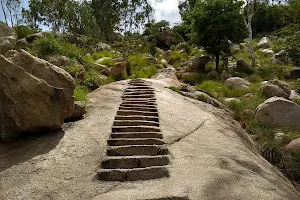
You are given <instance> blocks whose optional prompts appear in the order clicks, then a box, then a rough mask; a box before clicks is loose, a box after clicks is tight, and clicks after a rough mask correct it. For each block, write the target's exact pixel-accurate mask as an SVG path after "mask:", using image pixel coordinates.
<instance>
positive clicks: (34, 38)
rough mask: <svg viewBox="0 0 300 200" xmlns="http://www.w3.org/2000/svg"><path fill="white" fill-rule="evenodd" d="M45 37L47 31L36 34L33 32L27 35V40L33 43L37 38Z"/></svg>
mask: <svg viewBox="0 0 300 200" xmlns="http://www.w3.org/2000/svg"><path fill="white" fill-rule="evenodd" d="M43 37H45V33H43V32H40V33H35V34H32V35H28V36H27V37H26V41H27V42H28V43H33V42H34V41H35V40H38V39H41V38H43Z"/></svg>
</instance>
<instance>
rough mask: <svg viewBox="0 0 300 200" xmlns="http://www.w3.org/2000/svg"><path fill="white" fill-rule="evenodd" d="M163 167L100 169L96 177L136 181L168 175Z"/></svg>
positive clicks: (107, 179) (109, 179) (104, 179)
mask: <svg viewBox="0 0 300 200" xmlns="http://www.w3.org/2000/svg"><path fill="white" fill-rule="evenodd" d="M169 176H170V175H169V171H168V169H167V168H165V167H147V168H141V169H102V170H100V171H99V172H98V179H99V180H103V181H122V182H124V181H138V180H150V179H158V178H164V177H169Z"/></svg>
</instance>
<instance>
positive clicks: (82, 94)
mask: <svg viewBox="0 0 300 200" xmlns="http://www.w3.org/2000/svg"><path fill="white" fill-rule="evenodd" d="M87 94H88V89H87V88H86V87H85V86H80V85H77V86H76V88H75V90H74V95H75V101H84V102H87V101H88V97H87Z"/></svg>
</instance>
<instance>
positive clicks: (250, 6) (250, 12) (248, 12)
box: [244, 0, 256, 66]
mask: <svg viewBox="0 0 300 200" xmlns="http://www.w3.org/2000/svg"><path fill="white" fill-rule="evenodd" d="M255 4H256V0H246V8H245V9H244V10H245V16H246V19H245V24H246V27H247V29H248V34H249V49H250V54H251V60H252V66H254V63H255V56H254V52H253V31H252V19H253V16H254V6H255Z"/></svg>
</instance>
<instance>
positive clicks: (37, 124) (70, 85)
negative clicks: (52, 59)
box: [0, 50, 75, 138]
mask: <svg viewBox="0 0 300 200" xmlns="http://www.w3.org/2000/svg"><path fill="white" fill-rule="evenodd" d="M6 56H7V58H5V57H4V56H2V55H0V93H1V95H0V104H2V105H0V115H1V122H0V124H1V126H0V136H1V138H9V137H14V136H17V135H18V133H23V132H40V131H48V130H55V129H58V128H60V127H61V126H62V125H63V122H64V119H65V118H67V117H69V116H70V115H71V114H72V112H73V103H74V97H73V95H74V88H75V84H74V80H73V78H72V77H71V76H70V75H69V74H68V73H67V72H66V71H64V70H62V69H60V68H58V67H56V66H54V65H52V64H50V63H48V62H46V61H43V60H41V59H38V58H36V57H33V56H32V55H30V54H28V53H27V52H25V51H23V50H21V51H19V52H18V51H15V50H10V51H9V52H7V53H6Z"/></svg>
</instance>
